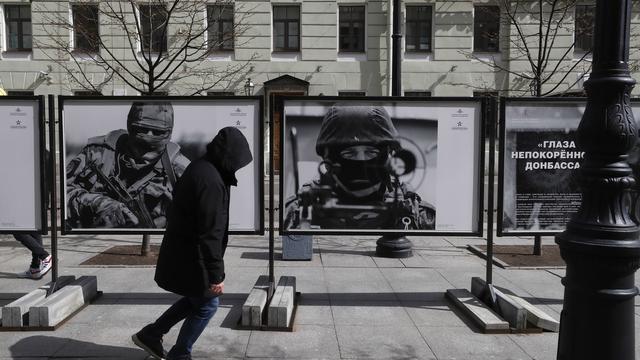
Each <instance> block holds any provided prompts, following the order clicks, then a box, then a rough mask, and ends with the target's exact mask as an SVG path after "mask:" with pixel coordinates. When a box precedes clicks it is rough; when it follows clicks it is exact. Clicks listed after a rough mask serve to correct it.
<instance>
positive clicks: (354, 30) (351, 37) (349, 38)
mask: <svg viewBox="0 0 640 360" xmlns="http://www.w3.org/2000/svg"><path fill="white" fill-rule="evenodd" d="M339 17H340V19H339V23H340V28H339V35H338V36H339V42H338V44H339V47H340V49H339V50H340V51H352V52H363V51H364V34H365V32H364V6H340V10H339Z"/></svg>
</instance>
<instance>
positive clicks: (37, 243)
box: [13, 232, 49, 268]
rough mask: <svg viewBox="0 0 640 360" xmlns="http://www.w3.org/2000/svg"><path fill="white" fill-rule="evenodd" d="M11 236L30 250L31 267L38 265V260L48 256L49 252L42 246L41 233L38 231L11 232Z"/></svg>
mask: <svg viewBox="0 0 640 360" xmlns="http://www.w3.org/2000/svg"><path fill="white" fill-rule="evenodd" d="M13 237H14V238H15V239H16V240H18V241H19V242H20V243H22V245H24V246H25V247H26V248H27V249H29V250H30V251H31V267H32V268H37V267H39V266H40V260H44V259H46V258H47V257H48V256H49V253H48V252H47V251H46V250H45V249H44V247H43V246H42V235H40V234H39V233H37V232H34V233H22V234H13Z"/></svg>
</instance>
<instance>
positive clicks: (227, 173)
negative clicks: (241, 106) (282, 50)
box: [132, 127, 253, 360]
mask: <svg viewBox="0 0 640 360" xmlns="http://www.w3.org/2000/svg"><path fill="white" fill-rule="evenodd" d="M252 160H253V157H252V155H251V151H250V149H249V144H248V142H247V139H246V138H245V137H244V135H242V133H241V132H240V130H238V129H236V128H234V127H226V128H223V129H222V130H220V132H219V133H218V134H217V135H216V136H215V138H214V139H213V140H212V141H211V143H209V144H208V145H207V153H206V155H205V156H203V157H202V158H200V159H198V160H196V161H194V162H192V163H191V164H189V166H188V167H187V168H186V170H185V171H184V174H183V175H182V177H180V179H179V180H178V182H177V184H176V187H175V190H174V192H173V202H172V203H171V205H170V208H169V212H168V218H167V230H166V232H165V235H164V239H163V240H162V245H161V247H160V254H159V255H158V264H157V267H156V274H155V280H156V283H158V285H159V286H160V287H161V288H163V289H165V290H167V291H170V292H173V293H176V294H179V295H182V296H183V297H182V298H181V299H180V300H178V301H177V302H176V303H175V304H173V305H172V306H171V307H170V308H169V309H168V310H167V311H165V312H164V314H162V315H161V316H160V317H159V318H158V319H157V320H156V321H155V322H154V323H152V324H149V325H147V326H145V327H144V328H143V329H142V330H140V331H139V332H138V333H136V334H135V335H133V336H132V340H133V342H134V343H135V344H136V345H138V346H139V347H141V348H142V349H144V350H146V351H147V352H148V353H149V354H151V355H152V356H153V357H155V358H157V359H165V358H166V359H184V360H188V359H191V350H192V347H193V344H194V343H195V342H196V340H197V339H198V337H199V336H200V334H201V333H202V331H203V330H204V329H205V327H206V326H207V324H208V323H209V320H210V319H211V317H213V315H214V314H215V312H216V310H217V309H218V301H219V298H218V297H219V296H220V295H221V294H222V293H223V291H224V278H225V272H224V260H223V256H224V253H225V249H226V247H227V241H228V230H229V189H230V186H231V185H233V186H236V185H237V183H238V181H237V179H236V177H235V173H236V171H237V170H239V169H241V168H243V167H244V166H246V165H248V164H249V163H250V162H251V161H252ZM183 319H184V323H183V324H182V327H181V328H180V332H179V335H178V339H177V341H176V344H175V345H174V346H173V347H172V348H171V350H170V351H169V352H168V353H166V355H165V351H164V349H163V347H162V337H163V335H165V334H166V333H168V332H169V330H170V329H171V328H172V327H173V326H174V325H175V324H177V323H178V322H180V321H181V320H183Z"/></svg>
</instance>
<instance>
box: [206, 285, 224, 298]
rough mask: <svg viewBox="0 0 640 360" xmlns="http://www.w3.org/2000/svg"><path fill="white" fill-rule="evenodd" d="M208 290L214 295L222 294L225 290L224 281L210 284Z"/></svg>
mask: <svg viewBox="0 0 640 360" xmlns="http://www.w3.org/2000/svg"><path fill="white" fill-rule="evenodd" d="M207 292H208V293H209V294H210V295H212V296H219V295H222V293H223V292H224V282H221V283H220V284H210V285H209V289H208V290H207Z"/></svg>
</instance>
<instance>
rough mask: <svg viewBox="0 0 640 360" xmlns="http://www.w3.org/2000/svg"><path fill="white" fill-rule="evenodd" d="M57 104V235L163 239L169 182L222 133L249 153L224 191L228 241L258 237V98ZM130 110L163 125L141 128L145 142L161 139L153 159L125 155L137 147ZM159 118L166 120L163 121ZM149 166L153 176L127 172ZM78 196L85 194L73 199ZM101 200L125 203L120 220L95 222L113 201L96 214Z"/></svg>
mask: <svg viewBox="0 0 640 360" xmlns="http://www.w3.org/2000/svg"><path fill="white" fill-rule="evenodd" d="M134 103H136V105H135V106H133V105H134ZM58 104H59V107H58V117H59V143H60V155H59V161H60V162H59V164H60V199H61V205H60V207H61V219H62V227H61V232H62V234H162V233H163V232H164V224H166V216H165V215H166V208H167V204H168V203H169V202H170V201H171V190H172V188H173V186H169V185H167V184H171V183H175V181H177V180H178V179H179V175H180V174H181V173H182V171H184V168H185V167H186V166H187V165H188V163H189V162H190V161H193V160H195V159H197V158H199V157H201V156H203V155H204V153H205V152H206V145H207V144H208V143H209V142H210V141H211V139H213V137H214V136H215V135H216V134H217V133H218V131H219V130H220V129H221V128H223V127H225V126H233V127H236V128H237V129H239V130H240V131H241V132H242V133H243V135H245V137H246V138H247V140H248V142H249V146H250V148H251V151H252V154H253V161H252V163H251V164H250V165H249V166H246V167H244V168H242V169H240V170H239V171H238V172H237V173H236V177H237V178H238V186H237V187H234V186H232V187H231V195H230V196H231V204H230V210H229V222H230V224H229V234H232V235H262V234H264V231H265V227H264V209H263V207H264V206H263V201H264V196H265V194H264V185H263V168H264V121H263V118H264V115H263V99H262V97H260V96H218V97H214V96H206V97H204V96H203V97H187V96H142V97H141V96H100V97H95V96H86V97H78V96H59V97H58ZM147 106H148V107H147ZM134 107H135V108H136V109H137V110H134ZM140 109H145V110H140ZM134 111H138V112H139V113H140V114H139V115H135V116H138V118H139V119H145V118H146V116H147V115H145V113H143V112H144V111H147V112H149V114H152V113H154V112H155V113H159V115H152V117H156V118H159V119H169V120H167V121H168V122H166V123H165V122H161V123H160V124H161V125H163V126H165V125H166V127H165V128H161V129H155V128H153V127H151V128H149V127H150V126H152V125H153V126H155V125H156V123H151V125H149V122H146V123H145V122H144V121H145V120H141V121H142V122H140V124H142V125H144V126H143V129H144V131H145V132H146V131H148V134H146V135H148V137H147V138H148V139H152V140H154V141H155V140H157V139H158V138H161V137H162V136H165V138H164V140H162V144H163V145H162V146H163V147H161V149H164V150H163V151H162V154H163V156H161V157H160V159H158V157H154V158H153V159H152V160H145V159H146V158H147V157H148V154H150V153H151V154H154V152H153V151H151V150H149V152H147V153H145V154H144V155H143V156H138V155H135V156H132V154H133V153H135V151H132V150H130V149H131V148H134V147H135V148H139V145H134V144H136V143H135V141H138V140H137V139H138V138H139V136H138V135H140V133H138V132H136V133H135V134H136V136H129V129H130V128H133V129H135V126H138V125H139V124H138V123H133V122H132V121H128V120H127V119H128V118H131V119H133V118H134V117H133V116H132V115H131V114H132V113H133V112H134ZM166 114H170V116H168V117H164V116H165V115H166ZM132 124H133V125H132ZM145 126H146V127H147V128H145ZM167 131H168V136H170V139H169V140H168V142H167V140H166V136H167ZM144 135H145V134H144V133H143V135H141V136H144ZM137 144H139V142H138V143H137ZM127 146H128V147H127ZM159 152H160V151H155V153H159ZM164 154H169V155H167V156H164ZM139 159H143V160H139ZM149 163H151V164H152V167H154V169H153V170H152V172H153V171H155V174H156V175H155V176H154V175H153V174H151V172H148V174H150V175H148V176H147V175H145V176H142V178H141V175H137V173H136V172H135V171H134V170H131V169H139V168H140V166H148V164H149ZM140 164H142V165H140ZM145 169H147V168H146V167H145ZM164 169H172V171H166V170H164ZM171 172H173V174H172V175H169V174H168V173H171ZM128 174H134V175H128ZM163 179H164V180H163ZM167 179H170V180H171V182H169V181H168V180H167ZM85 193H90V194H92V195H91V196H89V197H86V196H85V197H80V196H78V194H80V195H82V194H85ZM93 194H96V195H95V196H94V195H93ZM100 196H108V197H109V198H113V199H118V202H120V203H123V204H126V210H125V211H126V213H125V212H122V213H121V215H122V214H124V215H125V216H120V217H118V218H116V219H113V218H110V217H101V216H102V215H103V214H105V213H108V212H109V209H110V206H112V204H113V202H105V203H106V204H107V205H106V207H103V208H101V207H100V206H101V205H95V204H96V203H98V204H100V202H99V200H100V199H102V198H101V197H100ZM95 199H98V200H95ZM109 200H110V199H109ZM105 209H106V210H105ZM129 210H131V211H129ZM100 211H102V212H100ZM109 213H113V212H109ZM129 214H134V215H133V216H131V215H129Z"/></svg>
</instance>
